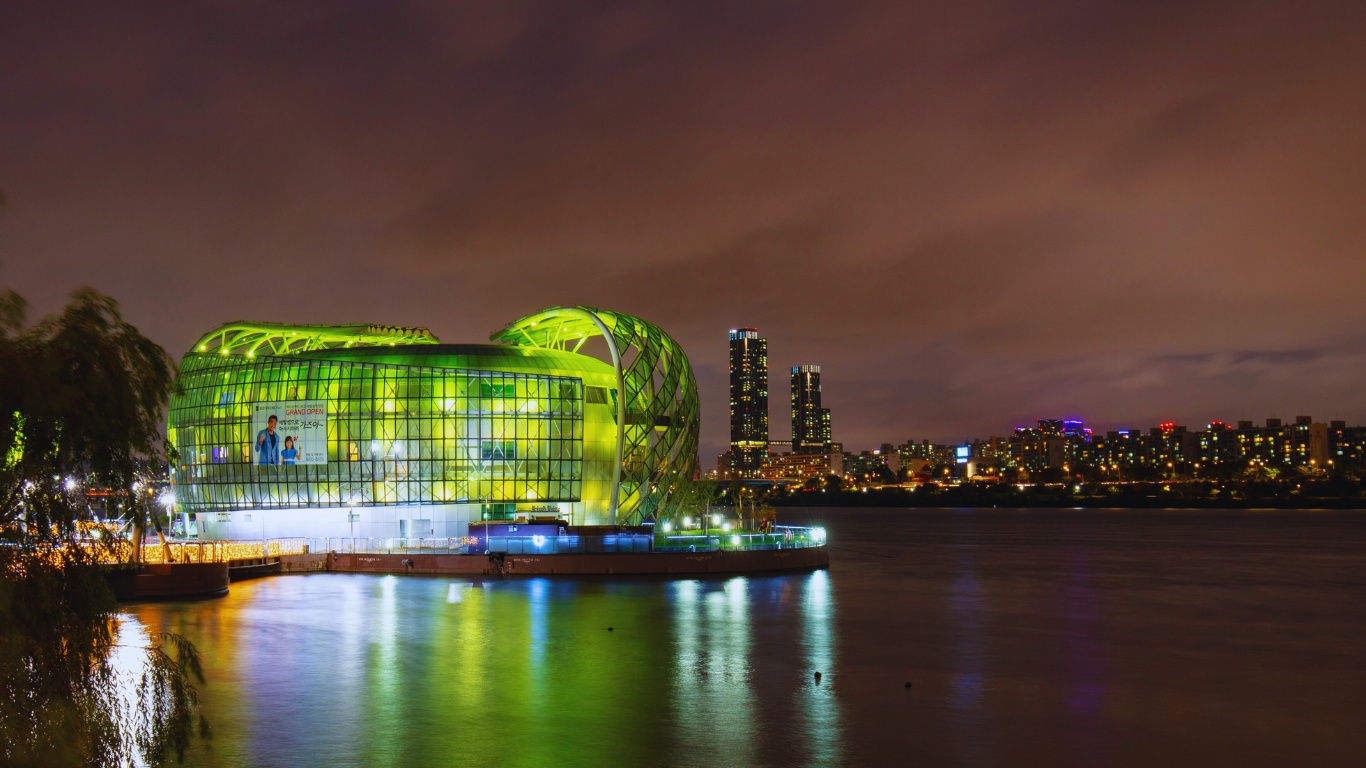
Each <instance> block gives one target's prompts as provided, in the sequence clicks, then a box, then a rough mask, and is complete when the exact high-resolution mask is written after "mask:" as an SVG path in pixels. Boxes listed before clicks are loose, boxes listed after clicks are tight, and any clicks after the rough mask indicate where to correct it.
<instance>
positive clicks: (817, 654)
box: [796, 571, 840, 765]
mask: <svg viewBox="0 0 1366 768" xmlns="http://www.w3.org/2000/svg"><path fill="white" fill-rule="evenodd" d="M800 607H801V612H802V645H803V647H804V648H805V650H806V660H807V664H808V666H810V668H811V669H812V670H815V671H821V672H822V673H823V674H827V675H828V674H829V673H830V671H831V670H834V669H835V634H834V602H833V599H832V596H831V594H830V575H829V574H828V573H827V572H825V571H816V572H815V573H813V574H811V576H810V577H809V578H808V579H807V580H806V585H805V590H804V594H803V600H802V601H801V606H800ZM822 682H824V683H825V684H824V685H813V686H809V687H808V686H803V687H802V688H801V689H800V691H801V696H800V699H801V721H800V723H799V727H798V728H797V729H796V730H797V732H798V733H800V734H802V735H803V738H804V740H805V742H806V744H807V746H808V748H809V749H810V753H811V764H812V765H835V764H837V763H838V762H839V756H840V754H839V753H840V750H839V746H840V738H839V734H840V723H839V702H838V700H837V699H836V696H835V691H836V690H837V688H836V686H837V685H838V683H839V681H838V679H833V680H823V681H822Z"/></svg>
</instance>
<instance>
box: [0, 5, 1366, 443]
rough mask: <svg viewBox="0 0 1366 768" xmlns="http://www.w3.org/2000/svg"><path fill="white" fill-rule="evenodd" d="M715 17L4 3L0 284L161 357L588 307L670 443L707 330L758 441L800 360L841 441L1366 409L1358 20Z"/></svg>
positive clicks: (808, 13)
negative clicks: (732, 354)
mask: <svg viewBox="0 0 1366 768" xmlns="http://www.w3.org/2000/svg"><path fill="white" fill-rule="evenodd" d="M191 6H193V7H191ZM447 6H452V7H451V8H448V7H447ZM455 6H458V7H455ZM740 6H741V4H738V3H707V2H696V1H695V0H690V1H689V2H674V3H639V4H630V5H620V6H617V5H611V4H583V5H578V6H575V5H574V4H571V3H566V2H547V3H520V2H493V3H488V4H487V6H486V7H476V5H475V4H463V3H460V4H457V3H430V4H424V5H415V6H409V5H400V4H381V3H341V2H317V3H305V2H289V3H279V2H258V3H236V4H232V5H231V6H229V5H226V4H217V3H188V4H185V3H163V4H157V5H151V4H147V5H145V6H144V5H143V4H139V3H107V2H105V3H91V4H89V5H87V6H84V7H82V6H77V5H73V4H67V3H58V2H34V3H19V2H14V3H6V4H4V5H3V6H0V190H3V192H4V195H5V197H6V199H7V204H6V205H5V206H4V208H0V285H6V286H9V287H13V288H15V289H17V290H19V291H20V292H21V293H23V294H25V295H26V296H27V297H28V298H29V299H30V301H31V302H32V303H33V304H34V308H35V310H36V311H38V312H46V311H52V310H54V309H56V308H57V307H58V306H59V305H60V302H61V300H62V298H63V297H64V296H65V294H67V293H68V292H69V291H70V290H71V289H73V288H75V287H76V286H78V285H82V284H89V285H93V286H95V287H97V288H99V289H101V290H103V291H105V292H108V293H111V294H113V295H114V296H115V297H116V298H118V299H119V300H120V301H121V302H122V303H123V306H124V308H125V310H126V313H127V315H128V317H129V318H130V319H131V320H132V321H133V322H134V323H135V324H137V325H138V326H139V327H140V328H141V329H142V330H143V331H144V332H145V333H147V334H148V335H150V336H151V337H153V338H154V339H156V340H157V341H158V342H160V343H162V344H163V345H164V346H166V347H167V349H168V350H169V351H171V352H172V353H173V354H175V355H176V356H179V355H180V354H181V353H182V352H183V351H185V350H186V349H188V348H189V346H190V345H191V343H192V342H193V341H194V340H195V339H196V338H197V337H198V336H199V335H200V334H201V333H203V332H205V331H207V330H209V329H211V328H213V327H214V326H216V325H218V324H220V323H222V322H225V321H228V320H235V319H257V320H274V321H283V322H299V323H333V322H337V323H342V322H376V323H385V324H404V325H424V326H427V327H429V328H430V329H431V330H432V331H433V332H435V333H436V334H438V335H439V336H440V337H441V338H442V339H443V340H445V341H466V342H480V341H484V340H486V339H487V337H488V334H489V333H490V332H491V331H493V330H494V329H496V328H498V327H500V326H501V325H503V324H504V323H506V322H507V321H510V320H512V319H514V318H516V317H519V316H521V315H524V314H528V313H531V312H533V311H536V310H539V309H542V308H544V307H548V306H552V305H560V304H589V305H593V306H600V307H604V308H612V309H619V310H622V311H625V312H628V313H631V314H636V315H639V316H642V317H644V318H646V319H649V320H651V321H654V322H656V323H658V324H660V325H661V326H663V327H664V328H665V329H666V330H668V331H669V332H670V333H671V334H672V335H674V336H675V337H676V338H678V339H679V340H680V341H681V342H682V343H683V344H684V346H685V348H686V349H687V351H688V352H689V355H690V357H691V359H692V361H693V364H694V365H695V366H696V368H697V370H698V376H699V381H700V385H701V388H702V405H703V447H702V462H703V466H704V467H710V466H712V465H713V463H714V458H715V454H716V453H717V452H718V451H720V450H723V448H724V443H725V441H726V432H725V430H726V419H725V409H726V384H725V381H726V331H727V330H728V329H730V328H733V327H737V326H741V325H753V326H757V327H758V328H759V329H760V330H761V331H762V332H763V334H764V335H765V336H766V337H767V338H768V340H769V352H770V358H769V362H770V366H771V371H772V374H773V376H772V384H771V387H770V391H771V405H772V411H771V421H772V424H773V436H774V438H775V439H777V438H782V437H786V435H787V431H788V428H787V424H788V414H787V397H788V391H787V390H788V387H787V369H788V367H790V366H792V365H796V364H804V363H816V364H820V365H821V366H822V368H823V378H824V385H825V399H826V405H828V406H829V407H831V408H832V410H833V422H834V432H835V438H836V439H837V440H841V441H843V442H844V443H845V445H846V448H847V449H855V450H856V449H859V448H866V447H874V446H876V445H877V444H878V443H881V442H884V441H889V442H901V441H902V440H904V439H906V438H915V439H917V440H918V439H921V438H930V439H932V440H942V441H958V440H962V439H964V438H966V437H971V436H988V435H991V434H998V435H1003V434H1006V433H1008V432H1009V431H1010V429H1011V428H1012V427H1013V426H1015V425H1016V424H1023V423H1028V422H1032V420H1033V419H1035V418H1038V417H1044V416H1049V417H1052V416H1056V417H1080V418H1085V419H1086V420H1087V421H1088V423H1089V424H1090V425H1092V426H1095V427H1097V428H1100V429H1104V428H1107V427H1108V428H1114V427H1122V426H1140V427H1146V426H1149V425H1152V424H1155V423H1157V422H1158V421H1167V420H1173V421H1176V422H1178V423H1183V424H1188V425H1190V426H1193V427H1194V426H1202V425H1203V424H1205V423H1206V422H1208V421H1210V420H1214V419H1223V420H1235V419H1240V418H1243V419H1256V420H1259V421H1260V420H1261V419H1264V418H1266V417H1268V416H1274V417H1282V418H1293V417H1294V416H1296V415H1298V414H1310V415H1313V416H1314V417H1316V418H1317V419H1320V420H1327V419H1330V418H1345V419H1348V420H1349V421H1353V422H1366V397H1364V396H1363V393H1364V392H1366V322H1363V321H1366V300H1363V298H1364V297H1363V287H1366V3H1362V2H1360V0H1357V1H1356V2H1340V3H1337V2H1275V3H1268V2H1257V1H1256V0H1243V1H1240V2H1164V1H1161V0H1144V1H1143V2H1128V3H1119V2H1111V3H1104V2H1083V1H1082V0H1060V1H1059V0H1054V1H1051V2H1050V1H1047V0H1045V1H1033V2H987V3H972V2H962V0H952V1H949V2H934V3H925V2H906V1H905V0H902V1H901V2H890V3H885V4H875V3H853V2H848V1H847V0H846V1H845V2H835V3H829V4H816V3H799V2H792V1H791V0H787V1H785V2H774V3H752V4H744V7H740Z"/></svg>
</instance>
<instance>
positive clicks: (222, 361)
mask: <svg viewBox="0 0 1366 768" xmlns="http://www.w3.org/2000/svg"><path fill="white" fill-rule="evenodd" d="M308 357H309V355H308V354H305V355H303V356H301V357H285V358H255V357H253V358H247V357H243V356H218V355H198V354H196V355H190V356H187V358H186V359H185V361H184V362H183V363H182V365H181V378H180V386H181V391H180V393H179V394H178V395H177V397H176V398H175V401H174V403H173V406H172V411H171V414H170V417H171V424H172V425H173V426H172V427H171V431H170V435H169V436H170V439H171V441H172V443H173V445H175V448H176V451H177V453H178V454H179V456H178V461H177V467H178V473H177V474H178V477H177V480H178V483H177V485H178V489H177V502H178V503H179V504H180V505H181V507H182V509H183V510H184V511H188V512H213V511H227V510H232V509H243V508H265V509H270V508H288V507H309V506H347V505H363V506H374V505H386V504H437V503H447V502H480V503H508V502H528V501H546V502H557V501H571V502H572V501H579V500H580V499H581V497H582V493H583V458H584V457H583V445H584V439H583V438H584V385H583V382H582V380H580V379H575V378H569V377H564V376H545V375H531V374H524V373H508V372H500V371H472V370H462V369H455V370H452V369H443V368H434V367H422V366H413V365H408V366H400V365H383V364H367V363H360V362H346V361H336V360H311V359H307V358H308ZM295 400H299V401H302V400H325V401H326V402H327V414H326V423H327V463H326V464H319V465H296V466H260V465H258V463H257V462H256V460H255V456H254V450H253V447H254V446H253V441H254V439H255V437H256V434H257V431H256V430H255V429H254V428H253V425H252V422H251V412H252V406H253V404H255V403H262V402H281V401H286V402H287V401H295Z"/></svg>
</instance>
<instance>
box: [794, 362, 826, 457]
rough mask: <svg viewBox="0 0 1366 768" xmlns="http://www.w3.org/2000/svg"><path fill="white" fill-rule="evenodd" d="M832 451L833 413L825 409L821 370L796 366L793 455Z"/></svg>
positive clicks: (813, 367)
mask: <svg viewBox="0 0 1366 768" xmlns="http://www.w3.org/2000/svg"><path fill="white" fill-rule="evenodd" d="M829 450H830V409H829V408H822V407H821V367H820V366H819V365H794V366H792V452H793V453H824V452H827V451H829Z"/></svg>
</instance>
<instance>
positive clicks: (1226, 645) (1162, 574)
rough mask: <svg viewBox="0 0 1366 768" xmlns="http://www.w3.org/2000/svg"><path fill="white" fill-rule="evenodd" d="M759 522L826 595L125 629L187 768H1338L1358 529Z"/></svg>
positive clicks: (1265, 520) (392, 590) (1066, 515)
mask: <svg viewBox="0 0 1366 768" xmlns="http://www.w3.org/2000/svg"><path fill="white" fill-rule="evenodd" d="M782 517H783V518H785V519H783V520H782V522H785V523H792V524H810V523H819V524H824V525H825V526H826V527H827V529H828V530H829V532H830V541H831V544H832V549H831V565H830V569H829V570H828V571H818V572H815V573H806V574H793V575H782V576H759V577H750V578H728V579H724V578H722V579H706V580H691V579H689V580H663V579H626V578H619V577H618V578H589V579H566V578H560V579H520V578H519V579H511V580H495V579H487V580H480V581H471V580H468V579H452V578H432V577H408V576H366V575H348V574H315V575H293V576H279V577H273V578H266V579H261V580H257V581H249V582H243V583H237V584H233V585H232V590H231V593H230V594H229V595H228V596H227V597H225V598H222V599H218V600H212V601H204V602H193V603H163V604H148V605H140V606H132V607H130V608H129V619H130V622H129V626H130V627H137V625H138V624H139V623H140V624H141V625H142V626H143V627H145V628H147V629H166V630H171V631H175V632H180V633H183V634H185V635H187V636H189V637H190V638H191V639H192V640H193V641H194V642H195V643H197V644H198V646H199V648H200V650H201V652H202V654H203V657H204V661H205V667H206V673H207V678H208V682H207V684H206V685H205V686H204V687H203V696H204V699H205V702H206V707H205V708H206V714H207V716H208V718H209V719H210V721H211V723H212V726H213V729H214V736H213V738H212V740H211V741H209V742H208V743H207V744H205V745H200V746H198V747H196V748H195V750H194V752H193V754H192V755H190V757H189V762H190V764H192V765H210V766H276V765H278V766H346V765H366V766H401V767H402V768H421V767H423V766H637V765H639V766H699V767H705V768H722V767H725V766H798V765H848V766H856V765H898V766H900V765H921V766H959V765H963V766H969V765H971V766H1071V765H1075V766H1183V765H1200V766H1207V765H1236V766H1300V765H1303V766H1362V765H1366V513H1363V512H1308V511H1275V512H1273V511H1266V512H1261V511H1151V510H1114V511H1106V510H1085V511H1082V510H995V509H992V510H853V509H819V510H800V511H789V512H786V513H785V514H783V515H782ZM816 672H820V674H821V677H820V680H819V681H817V680H816V679H815V673H816ZM906 683H910V684H911V686H910V687H909V688H908V687H907V686H906Z"/></svg>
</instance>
